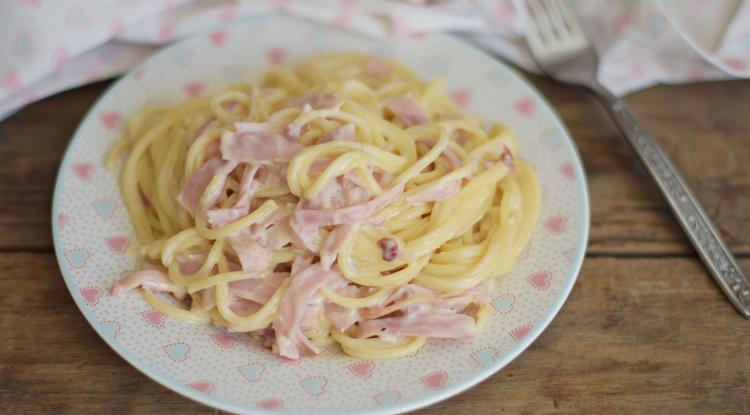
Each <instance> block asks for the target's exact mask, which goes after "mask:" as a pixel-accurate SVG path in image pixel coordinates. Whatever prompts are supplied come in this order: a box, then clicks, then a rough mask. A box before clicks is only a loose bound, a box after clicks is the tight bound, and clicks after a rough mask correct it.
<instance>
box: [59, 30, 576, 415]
mask: <svg viewBox="0 0 750 415" xmlns="http://www.w3.org/2000/svg"><path fill="white" fill-rule="evenodd" d="M333 51H350V52H359V53H372V54H379V55H387V56H391V57H393V58H395V59H397V60H399V61H401V62H402V63H404V64H406V65H407V66H409V67H411V68H412V69H413V70H415V71H416V72H417V73H418V74H420V75H421V76H422V77H423V78H425V79H429V78H434V77H436V76H443V77H444V78H445V79H446V82H447V85H448V87H449V90H450V91H451V93H452V96H453V97H454V99H456V100H457V101H458V102H459V103H462V104H463V105H464V106H465V109H466V111H467V112H468V113H472V114H475V115H478V116H481V117H483V118H485V119H488V120H496V121H500V122H503V123H505V124H508V125H510V126H511V127H513V128H514V129H515V131H516V133H517V135H518V136H519V142H520V153H521V155H522V157H524V158H525V159H527V160H528V161H529V162H530V163H531V164H532V165H533V166H534V167H535V169H536V171H537V174H538V175H539V179H540V182H541V184H542V189H543V195H544V196H543V203H544V204H543V209H542V214H541V218H540V221H539V224H538V226H537V228H536V230H535V232H534V234H533V237H532V239H531V242H530V244H529V246H528V247H527V249H526V251H525V252H524V253H523V254H522V256H521V258H520V259H519V261H518V263H517V264H516V266H515V268H514V270H513V272H512V273H510V274H509V275H506V276H504V277H502V278H500V279H499V283H498V291H497V293H496V294H495V295H494V297H493V304H494V311H493V312H492V315H491V318H490V322H489V324H488V325H487V327H485V329H484V330H483V331H482V333H481V334H480V335H479V336H478V337H477V338H476V339H474V340H471V341H457V340H430V341H428V343H427V346H426V347H424V348H423V349H422V350H421V351H420V352H419V353H418V354H416V355H415V356H413V357H409V358H403V359H399V360H390V361H378V362H369V361H359V360H357V359H353V358H350V357H347V356H344V355H342V354H339V353H335V352H332V351H327V350H326V351H324V352H323V353H322V354H321V355H319V356H316V357H309V358H304V359H302V360H301V361H299V362H296V363H291V362H287V361H284V360H282V359H280V358H278V357H276V356H274V355H272V354H271V353H270V352H269V351H267V350H264V349H262V348H260V347H258V346H257V345H255V344H253V343H251V342H250V341H249V340H248V339H247V338H246V337H244V336H241V335H237V334H234V335H227V334H225V333H223V332H222V331H221V330H219V329H217V328H213V327H209V326H197V325H192V324H189V323H185V322H182V321H179V320H176V319H173V318H171V317H165V316H164V315H162V314H160V313H159V312H156V311H153V310H151V309H150V307H149V306H148V304H147V303H146V302H145V301H144V300H143V299H142V298H141V296H140V295H139V294H138V293H135V292H133V293H128V294H127V295H122V296H118V297H112V296H110V295H109V293H108V290H109V287H110V285H111V284H112V282H113V281H115V280H116V279H117V278H119V277H120V276H121V275H122V274H123V273H125V272H127V271H128V270H132V269H134V268H136V267H137V265H138V264H137V263H136V262H135V261H134V260H133V259H132V258H130V257H129V256H127V255H126V254H125V252H126V250H127V247H128V245H129V244H131V243H132V242H131V241H133V240H134V236H133V230H132V228H131V226H130V222H129V219H128V215H127V212H126V210H125V208H124V206H123V202H122V199H121V197H120V192H119V189H118V179H117V173H116V172H110V171H107V170H106V169H105V168H104V166H103V164H102V163H103V160H104V157H105V154H106V153H107V151H108V150H109V149H110V148H111V147H112V145H113V144H114V143H115V142H116V140H117V139H118V138H119V137H120V136H121V134H122V133H123V129H124V125H125V122H124V120H125V119H126V118H127V116H128V115H129V114H132V113H133V112H135V111H138V110H139V109H140V108H142V107H143V106H144V105H145V104H146V103H154V102H172V103H176V102H178V101H180V100H183V99H185V98H187V97H188V96H193V95H201V94H203V95H205V94H211V93H214V92H216V91H219V90H220V89H221V88H222V87H224V86H226V85H227V84H229V83H233V82H237V81H240V80H249V79H252V78H253V77H258V76H260V75H261V74H262V73H263V72H265V70H267V69H268V68H270V67H272V66H273V65H277V64H295V63H297V62H299V61H301V60H303V59H304V58H306V57H310V56H313V55H316V54H319V53H323V52H333ZM53 219H54V221H53V223H54V226H53V228H54V229H53V235H54V242H55V250H56V251H57V258H58V261H59V263H60V268H61V270H62V274H63V277H64V278H65V282H66V283H67V285H68V288H69V289H70V292H71V294H72V295H73V298H74V299H75V301H76V303H77V304H78V306H79V307H80V309H81V311H82V312H83V314H84V315H85V316H86V318H87V319H88V321H89V323H91V325H92V326H93V327H94V329H95V330H96V331H97V333H99V335H100V336H101V337H102V338H103V339H104V340H105V341H106V342H107V344H109V345H110V346H111V347H112V348H113V349H114V350H115V351H117V353H119V354H120V355H121V356H122V357H123V358H124V359H125V360H127V361H128V362H129V363H130V364H132V365H133V366H135V367H136V368H137V369H139V370H140V371H142V372H143V373H145V374H146V375H147V376H149V377H151V378H152V379H154V380H155V381H157V382H159V383H161V384H163V385H164V386H166V387H168V388H170V389H172V390H174V391H176V392H177V393H180V394H182V395H184V396H186V397H189V398H191V399H194V400H196V401H198V402H202V403H204V404H206V405H210V406H213V407H216V408H220V409H223V410H226V411H230V412H236V413H262V412H266V410H268V409H272V410H275V411H276V413H279V412H280V413H326V414H331V413H342V414H343V413H353V412H357V413H363V414H381V413H394V412H403V411H408V410H413V409H416V408H419V407H423V406H425V405H429V404H431V403H434V402H437V401H439V400H441V399H445V398H447V397H449V396H452V395H454V394H456V393H459V392H461V391H463V390H465V389H466V388H469V387H470V386H472V385H474V384H476V383H478V382H480V381H481V380H483V379H485V378H487V377H488V376H490V375H492V374H493V373H495V372H496V371H498V370H499V369H500V368H501V367H503V366H504V365H506V364H507V363H508V362H510V361H511V360H512V359H513V358H515V357H516V356H518V355H519V354H520V353H521V352H522V351H523V350H524V349H526V347H528V346H529V344H530V343H531V342H532V341H533V340H534V339H535V338H536V337H537V336H538V335H539V334H540V333H541V332H542V330H544V328H545V327H546V326H547V325H548V324H549V323H550V321H551V320H552V318H553V317H554V315H555V314H556V313H557V312H558V310H559V309H560V307H561V306H562V304H563V302H564V301H565V298H566V297H567V296H568V293H569V292H570V290H571V288H572V287H573V283H574V282H575V279H576V276H577V275H578V271H579V269H580V266H581V262H582V260H583V256H584V251H585V246H586V241H587V237H588V226H589V208H588V194H587V190H586V181H585V176H584V172H583V169H582V166H581V162H580V159H579V156H578V154H577V152H576V149H575V147H574V145H573V143H572V141H571V139H570V137H569V135H568V133H567V132H566V130H565V128H564V127H563V125H562V124H561V123H560V120H559V119H558V118H557V116H556V115H555V113H554V112H553V111H552V109H551V108H550V107H549V105H548V104H547V103H546V102H545V101H544V100H543V99H542V97H541V96H540V95H539V93H538V92H536V91H535V90H534V89H533V88H532V87H530V86H529V84H527V83H526V82H525V81H523V80H522V79H521V78H520V77H519V76H518V75H517V74H515V73H514V72H513V71H512V70H510V69H509V68H507V67H506V66H504V65H503V64H501V63H499V62H498V61H496V60H494V59H492V58H490V57H488V56H486V55H484V54H483V53H481V52H479V51H477V50H476V49H474V48H472V47H470V46H468V45H466V44H464V43H462V42H460V41H458V40H456V39H454V38H452V37H448V36H442V35H429V36H424V37H420V38H414V39H406V38H399V39H397V40H394V41H392V42H390V43H378V42H376V41H373V40H370V39H365V38H362V37H359V36H356V35H352V34H348V33H345V32H341V31H338V30H335V29H330V28H324V27H321V26H317V25H314V24H311V23H305V22H302V21H298V20H292V19H289V18H284V17H279V16H272V17H265V18H260V19H255V20H251V21H247V22H243V23H242V24H239V25H236V26H234V27H232V28H230V29H227V30H225V31H223V34H219V35H214V36H210V35H208V34H207V35H205V36H199V37H196V38H192V39H189V40H187V41H184V42H180V43H178V44H176V45H174V46H171V47H169V48H166V49H165V50H164V51H162V52H160V53H158V54H157V55H156V56H154V57H152V58H151V59H149V60H148V61H147V62H146V63H144V64H143V65H142V66H141V67H139V68H137V69H136V70H134V71H133V72H132V73H130V74H129V75H127V76H125V77H123V78H122V79H120V80H119V81H118V82H117V83H116V84H115V85H113V86H112V87H111V88H110V89H109V91H107V92H106V93H105V94H104V96H103V97H102V98H101V99H100V100H99V102H97V103H96V105H94V107H93V108H92V109H91V111H90V112H89V114H88V115H87V116H86V118H85V119H84V120H83V122H82V123H81V125H80V127H79V128H78V130H77V131H76V133H75V135H74V137H73V139H72V141H71V143H70V145H69V147H68V150H67V152H66V154H65V158H64V159H63V162H62V165H61V167H60V172H59V174H58V178H57V184H56V186H55V195H54V203H53Z"/></svg>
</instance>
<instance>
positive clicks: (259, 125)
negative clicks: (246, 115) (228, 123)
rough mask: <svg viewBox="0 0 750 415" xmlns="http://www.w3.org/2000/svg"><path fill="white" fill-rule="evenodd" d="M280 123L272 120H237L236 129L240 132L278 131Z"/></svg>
mask: <svg viewBox="0 0 750 415" xmlns="http://www.w3.org/2000/svg"><path fill="white" fill-rule="evenodd" d="M279 128H280V125H278V124H275V123H270V122H236V123H234V129H235V130H236V131H237V132H238V133H263V132H278V130H279Z"/></svg>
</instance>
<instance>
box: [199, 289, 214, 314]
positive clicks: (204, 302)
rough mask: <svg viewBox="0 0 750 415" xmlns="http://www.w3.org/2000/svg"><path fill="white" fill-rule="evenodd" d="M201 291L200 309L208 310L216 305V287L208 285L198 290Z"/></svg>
mask: <svg viewBox="0 0 750 415" xmlns="http://www.w3.org/2000/svg"><path fill="white" fill-rule="evenodd" d="M199 292H200V293H201V302H200V304H199V306H200V308H201V310H203V311H208V310H210V309H212V308H214V307H216V288H215V287H209V288H205V289H203V290H200V291H199Z"/></svg>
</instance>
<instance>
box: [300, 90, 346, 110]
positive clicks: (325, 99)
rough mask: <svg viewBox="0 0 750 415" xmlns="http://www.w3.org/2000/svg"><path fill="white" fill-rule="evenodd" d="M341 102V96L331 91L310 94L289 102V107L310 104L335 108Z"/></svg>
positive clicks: (311, 105) (319, 107)
mask: <svg viewBox="0 0 750 415" xmlns="http://www.w3.org/2000/svg"><path fill="white" fill-rule="evenodd" d="M340 103H341V98H339V97H338V96H336V94H332V93H330V92H324V93H319V94H309V95H305V96H303V97H300V98H295V99H292V100H289V101H288V102H287V106H288V107H304V106H305V105H309V106H310V107H312V108H313V109H321V108H333V107H335V106H336V105H339V104H340Z"/></svg>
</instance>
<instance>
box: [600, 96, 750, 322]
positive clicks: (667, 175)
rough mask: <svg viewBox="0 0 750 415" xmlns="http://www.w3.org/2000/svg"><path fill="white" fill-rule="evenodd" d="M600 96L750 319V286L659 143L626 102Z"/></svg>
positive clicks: (732, 298) (701, 252)
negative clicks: (639, 121) (636, 117)
mask: <svg viewBox="0 0 750 415" xmlns="http://www.w3.org/2000/svg"><path fill="white" fill-rule="evenodd" d="M596 92H597V93H598V94H599V97H600V98H601V99H602V101H603V103H604V105H605V108H606V109H607V111H608V112H609V113H610V115H611V116H612V119H613V120H614V121H615V123H616V124H617V126H618V127H619V128H620V130H621V131H622V133H623V135H624V136H625V137H626V138H627V139H628V143H629V144H630V146H631V147H632V148H633V150H634V151H635V153H636V155H638V158H639V159H640V160H641V162H642V163H643V165H644V166H645V167H646V170H648V172H649V173H650V174H651V177H652V178H653V179H654V181H656V184H657V185H658V187H659V189H660V190H661V192H662V194H663V195H664V198H665V199H666V200H667V203H668V204H669V207H670V208H672V211H673V212H674V214H675V217H676V218H677V221H678V222H679V223H680V226H682V229H683V230H684V231H685V233H686V234H687V236H688V238H689V239H690V242H692V244H693V246H694V247H695V250H696V251H698V254H699V255H700V257H701V258H702V259H703V262H705V264H706V265H707V266H708V269H709V270H710V271H711V275H712V276H713V277H714V279H716V282H717V283H718V284H719V286H720V287H721V288H722V290H724V293H725V294H726V295H727V297H729V300H730V301H731V302H732V304H734V306H735V307H736V308H737V310H738V311H739V312H740V313H741V314H742V316H743V317H745V318H750V282H749V281H748V279H747V277H746V276H745V275H744V274H743V273H742V269H740V266H739V264H737V261H736V260H735V258H734V256H733V255H732V252H731V251H730V250H729V248H727V246H726V245H725V244H724V242H723V241H722V240H721V237H720V236H719V233H718V232H717V230H716V228H715V227H714V226H713V224H712V223H711V220H710V219H709V217H708V215H707V214H706V212H705V211H704V210H703V208H702V207H701V205H700V203H698V200H697V199H696V198H695V196H694V195H693V193H692V192H691V191H690V189H689V188H688V186H687V184H686V183H685V180H684V179H683V178H682V176H680V173H679V172H678V171H677V169H676V168H675V166H674V165H673V164H672V162H671V161H670V160H669V158H667V156H666V155H665V154H664V151H662V149H661V148H660V147H659V145H658V144H657V143H656V141H654V139H653V138H652V137H651V136H650V135H649V134H648V133H647V132H646V131H644V130H643V128H642V127H641V125H640V123H638V121H637V120H636V119H635V117H633V114H632V113H631V112H630V110H628V108H627V107H626V106H625V103H624V102H623V101H622V100H620V99H618V98H616V97H615V96H613V95H611V94H609V93H608V92H607V91H601V90H599V91H596Z"/></svg>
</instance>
